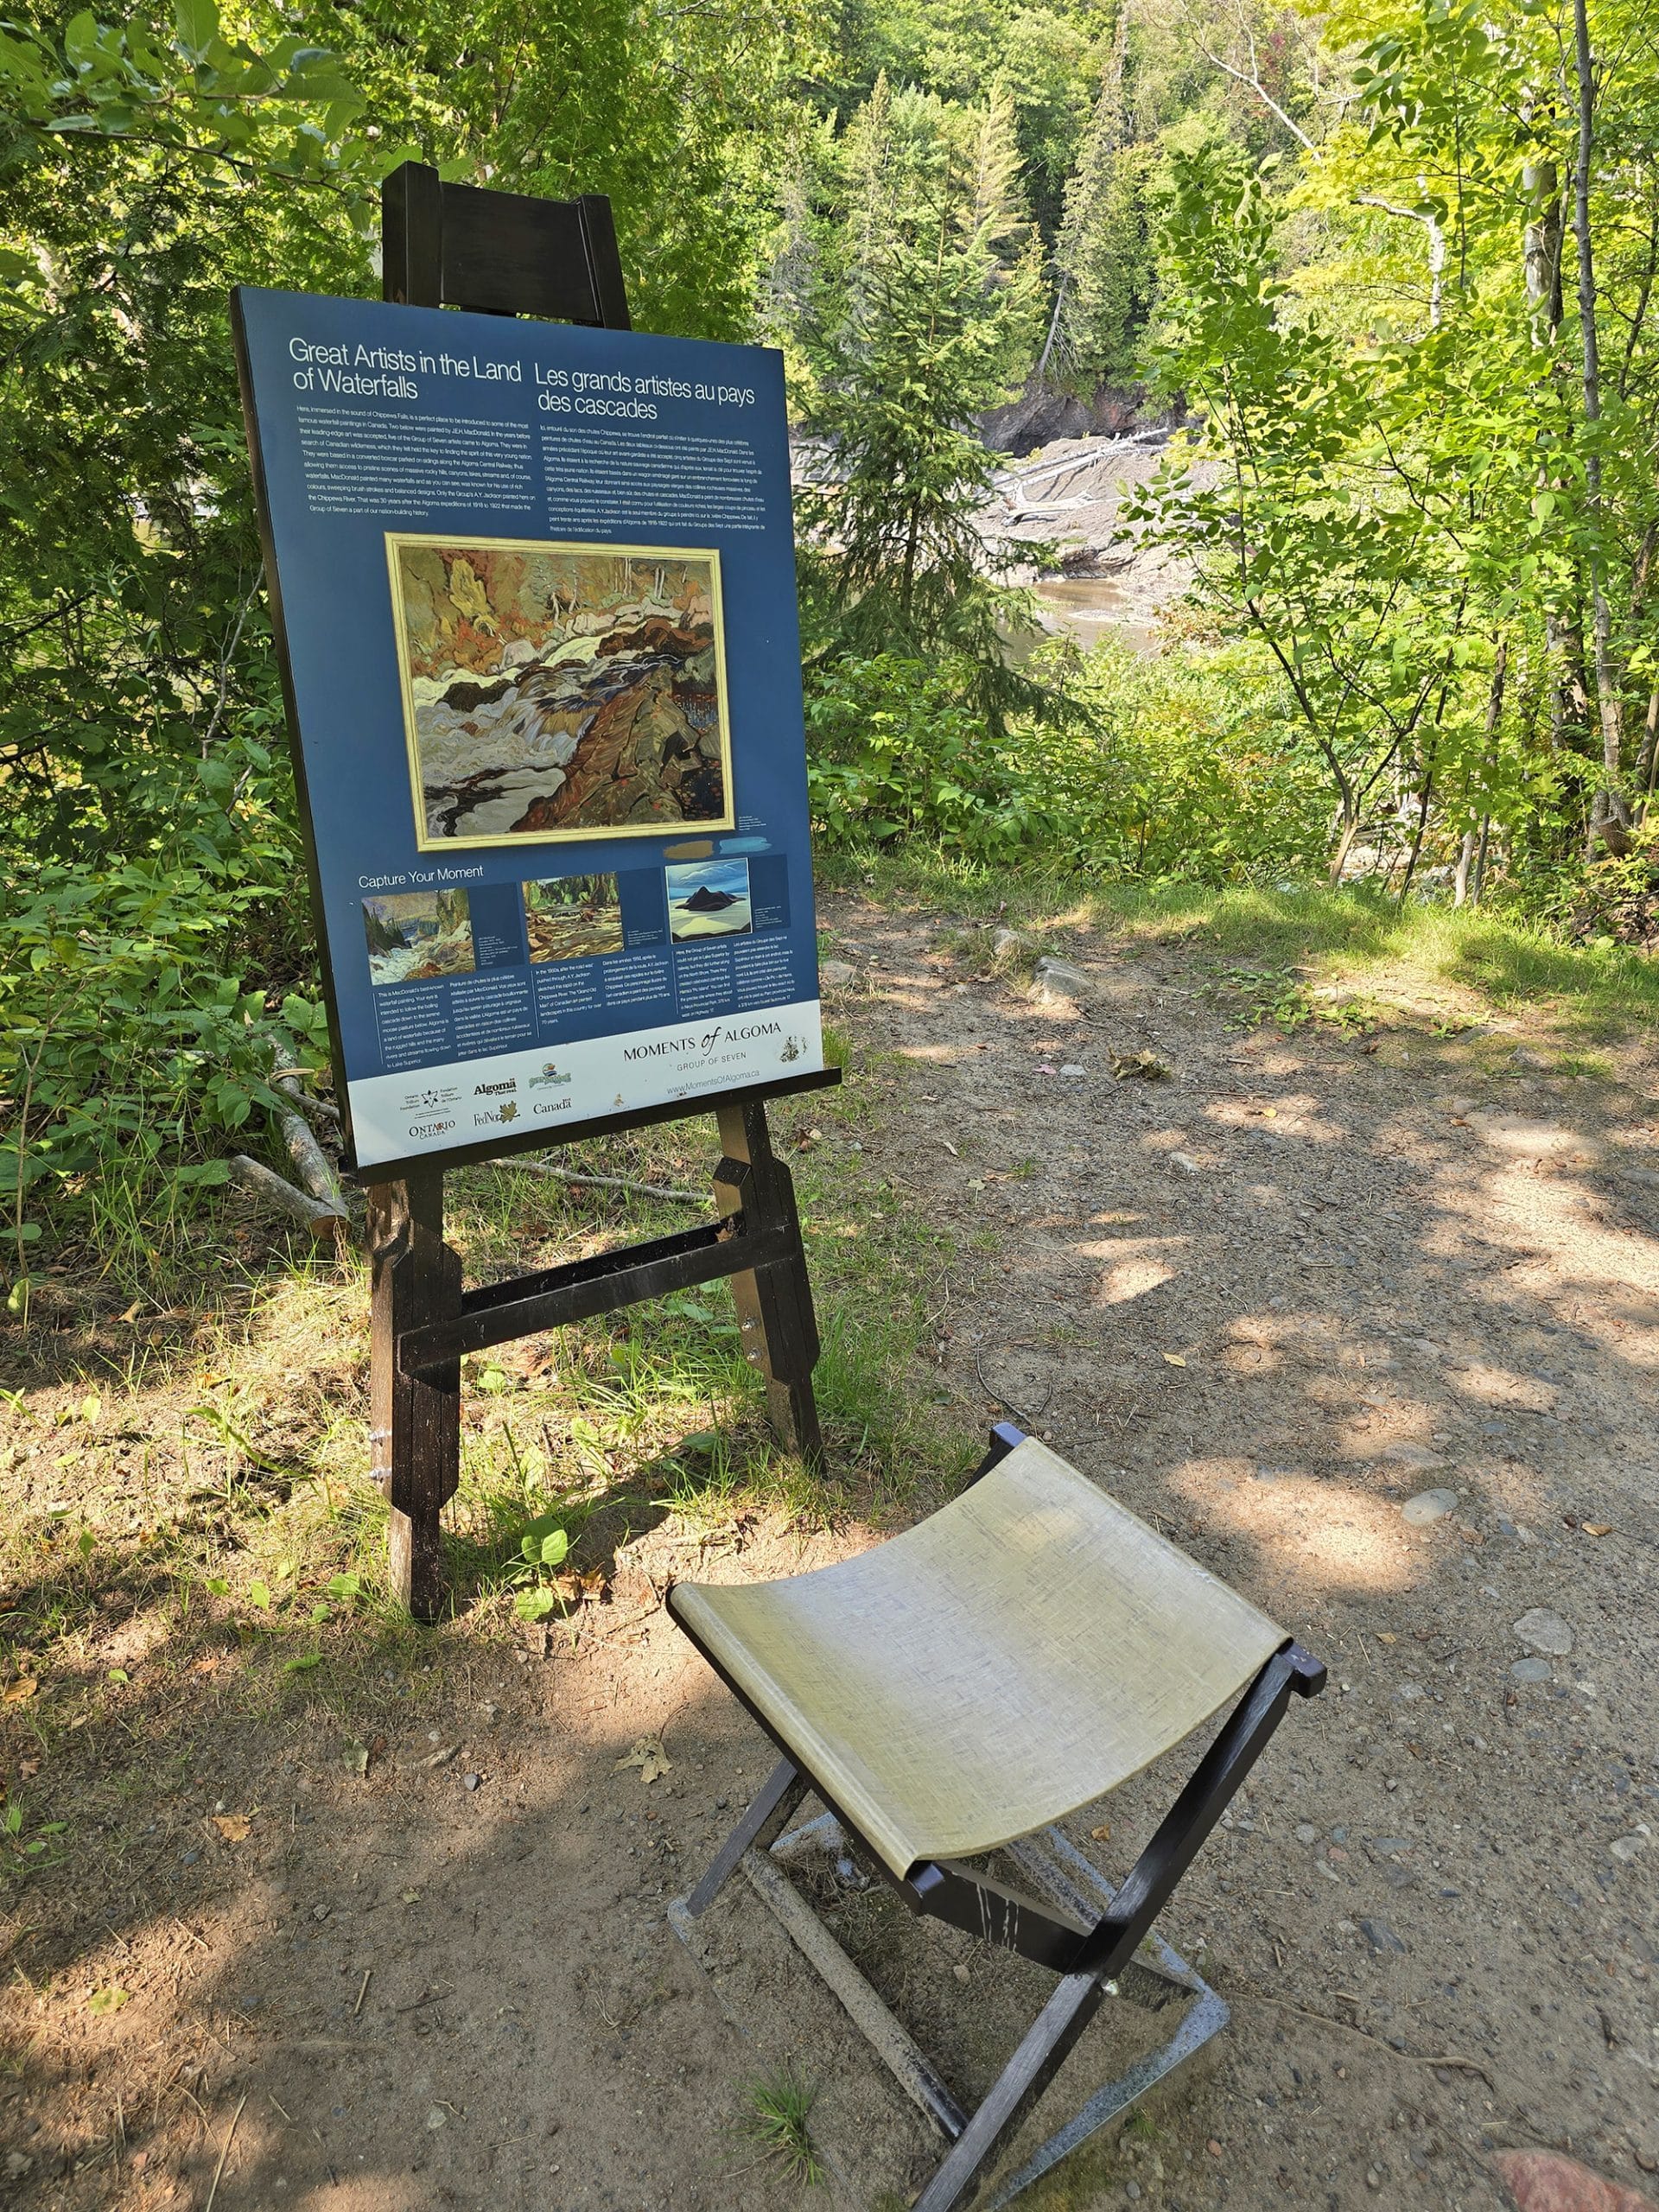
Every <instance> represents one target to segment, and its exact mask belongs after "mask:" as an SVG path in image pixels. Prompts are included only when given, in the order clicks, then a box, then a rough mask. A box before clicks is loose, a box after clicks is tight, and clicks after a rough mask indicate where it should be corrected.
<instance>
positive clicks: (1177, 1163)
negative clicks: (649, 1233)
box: [1164, 1152, 1204, 1175]
mask: <svg viewBox="0 0 1659 2212" xmlns="http://www.w3.org/2000/svg"><path fill="white" fill-rule="evenodd" d="M1164 1165H1165V1166H1166V1167H1167V1168H1168V1170H1169V1172H1170V1173H1171V1174H1172V1175H1201V1174H1202V1173H1204V1170H1203V1169H1202V1168H1201V1167H1200V1166H1198V1161H1197V1160H1194V1159H1193V1157H1192V1154H1191V1153H1190V1152H1172V1153H1171V1154H1170V1155H1169V1157H1168V1159H1167V1160H1166V1161H1165V1162H1164Z"/></svg>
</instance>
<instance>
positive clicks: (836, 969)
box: [818, 960, 858, 991]
mask: <svg viewBox="0 0 1659 2212" xmlns="http://www.w3.org/2000/svg"><path fill="white" fill-rule="evenodd" d="M857 973H858V970H857V969H855V967H854V966H853V964H852V963H851V962H850V961H847V960H820V961H819V963H818V982H819V985H820V987H821V988H823V989H824V990H826V991H844V990H845V989H846V988H847V986H848V984H849V983H850V982H852V981H853V980H854V978H855V976H856V975H857Z"/></svg>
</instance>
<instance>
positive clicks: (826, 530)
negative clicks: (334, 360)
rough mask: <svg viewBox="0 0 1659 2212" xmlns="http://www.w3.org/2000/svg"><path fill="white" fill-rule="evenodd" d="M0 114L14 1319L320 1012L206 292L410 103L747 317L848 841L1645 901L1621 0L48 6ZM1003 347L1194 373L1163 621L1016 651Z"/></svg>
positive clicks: (299, 1058) (1020, 550)
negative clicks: (1183, 581) (598, 210)
mask: <svg viewBox="0 0 1659 2212" xmlns="http://www.w3.org/2000/svg"><path fill="white" fill-rule="evenodd" d="M0 105H3V114H0V279H3V289H0V358H3V377H0V783H3V786H4V799H5V804H4V808H3V818H0V874H3V881H4V887H5V896H4V900H3V906H0V1090H3V1092H4V1094H5V1096H4V1099H3V1102H0V1104H3V1113H4V1121H5V1128H4V1135H3V1141H0V1213H3V1218H4V1223H5V1231H4V1236H5V1243H6V1245H7V1247H8V1248H9V1249H8V1260H7V1264H6V1267H5V1270H4V1272H5V1274H6V1277H7V1280H8V1281H9V1282H10V1286H11V1294H12V1298H13V1302H14V1306H16V1301H17V1300H18V1298H19V1297H20V1296H22V1298H24V1299H25V1300H26V1298H27V1294H28V1287H29V1282H30V1281H31V1280H33V1272H32V1271H34V1270H36V1269H38V1268H39V1266H40V1264H41V1258H42V1256H43V1255H44V1253H45V1251H46V1250H47V1249H48V1248H49V1245H50V1243H51V1241H52V1237H51V1235H48V1225H50V1227H51V1230H52V1231H53V1233H54V1234H55V1233H59V1232H60V1230H61V1227H62V1224H64V1223H65V1222H71V1223H73V1224H76V1227H77V1230H78V1232H86V1231H87V1230H89V1229H90V1231H91V1233H92V1235H93V1236H94V1239H95V1240H96V1238H97V1237H99V1236H113V1235H114V1234H115V1232H116V1230H117V1228H118V1223H117V1222H116V1220H115V1218H114V1215H113V1213H112V1211H111V1209H112V1208H118V1209H124V1211H125V1212H126V1214H127V1215H129V1216H130V1215H132V1214H133V1213H134V1211H135V1210H137V1211H139V1212H143V1214H144V1215H145V1217H146V1219H147V1221H148V1222H149V1226H148V1227H146V1229H145V1230H144V1231H143V1235H142V1236H141V1237H140V1238H139V1239H138V1247H139V1248H142V1249H145V1250H147V1251H149V1252H150V1253H151V1254H152V1255H153V1251H154V1245H155V1239H156V1236H157V1235H158V1233H159V1232H158V1231H157V1230H156V1227H155V1224H156V1220H157V1219H162V1220H164V1221H166V1222H168V1223H172V1224H178V1223H180V1222H182V1221H185V1220H187V1219H188V1217H189V1214H190V1211H191V1209H192V1208H193V1206H194V1205H196V1204H197V1203H198V1194H199V1193H200V1192H201V1191H202V1190H203V1189H204V1187H206V1188H211V1187H212V1186H213V1185H216V1184H218V1183H219V1182H221V1181H222V1180H223V1179H224V1177H225V1175H226V1161H225V1157H224V1154H225V1153H226V1138H227V1133H230V1132H233V1131H235V1130H237V1129H239V1128H241V1127H242V1126H243V1125H244V1124H245V1123H246V1122H249V1121H250V1120H251V1119H252V1118H254V1117H257V1116H262V1115H264V1114H265V1113H266V1112H268V1111H272V1110H275V1109H277V1108H278V1107H279V1106H280V1105H281V1103H282V1102H281V1101H279V1100H278V1099H277V1097H276V1096H275V1095H274V1094H273V1092H272V1090H271V1089H270V1084H271V1081H272V1077H273V1075H274V1073H275V1072H276V1071H278V1070H280V1069H282V1068H284V1067H293V1066H305V1067H310V1068H312V1069H316V1068H319V1067H320V1066H321V1064H322V1062H323V1061H324V1060H325V1058H326V1053H327V1045H326V1034H325V1031H324V1027H323V1023H322V1020H321V1007H320V1004H319V998H318V989H317V984H316V978H315V969H314V964H313V963H314V955H313V952H312V950H311V946H310V940H309V936H308V924H307V917H306V913H305V906H304V899H303V896H302V892H301V889H300V886H301V884H302V879H303V871H302V866H301V862H300V859H299V855H298V849H297V837H296V824H295V817H294V804H293V793H292V785H291V780H290V778H289V769H288V765H287V759H286V752H285V738H284V734H283V722H282V713H281V706H280V699H279V695H278V686H277V674H276V670H275V666H274V662H273V657H272V652H271V645H270V633H269V629H268V626H267V622H266V617H265V612H264V599H263V592H262V582H261V576H260V570H259V563H258V556H257V547H256V543H255V537H254V531H253V526H252V518H251V499H250V493H249V486H248V480H247V473H246V462H245V452H244V446H243V435H242V428H241V422H240V416H239V411H238V404H237V397H236V390H235V382H234V376H233V371H232V359H231V350H230V345H229V339H228V332H227V325H226V293H227V290H228V288H229V287H230V286H231V284H232V283H236V282H248V283H264V284H273V285H283V286H291V287H295V288H300V289H318V290H323V291H335V292H348V293H369V294H372V293H373V292H375V291H376V290H377V289H378V279H377V276H376V272H375V264H374V242H375V236H376V231H377V199H376V194H377V188H378V180H379V178H380V177H381V176H382V175H384V174H385V172H386V170H387V169H388V168H391V167H392V166H395V165H396V163H397V162H399V161H401V160H403V159H405V158H409V157H411V156H412V157H417V158H421V159H425V160H429V161H433V162H437V163H438V164H439V165H440V167H441V168H442V170H443V172H444V174H445V175H448V176H450V177H454V178H462V179H466V180H469V181H477V182H481V183H487V184H491V185H494V186H497V187H499V188H511V189H517V190H523V191H529V192H535V193H543V194H555V195H558V194H571V193H575V192H578V191H597V192H604V193H607V194H610V196H611V199H612V202H613V208H614V210H615V213H616V219H617V226H618V232H619V238H620V246H621V251H622V257H623V263H624V267H625V271H626V277H627V281H628V284H629V289H630V296H631V299H632V304H633V308H634V314H635V320H636V322H637V324H638V325H639V327H643V328H646V329H660V330H665V331H674V332H678V333H683V334H693V335H705V336H709V337H716V338H730V339H740V338H750V337H756V336H758V337H760V338H764V339H766V340H769V341H771V342H774V343H778V344H779V345H781V346H783V347H784V348H785V353H786V356H787V359H788V364H789V369H790V375H791V394H792V403H791V404H792V406H793V410H794V413H795V416H796V418H797V421H798V426H799V429H800V431H801V434H802V440H803V446H802V451H803V454H804V474H805V481H804V484H803V486H802V490H801V493H800V499H799V512H800V522H801V526H802V538H803V544H802V557H801V573H802V586H803V606H804V629H805V641H806V675H807V686H808V718H809V732H810V742H811V747H812V760H811V776H812V787H813V796H814V810H815V816H816V817H817V824H818V828H819V830H820V833H821V835H822V836H823V839H824V840H825V841H826V842H827V843H828V844H829V845H830V846H841V847H844V848H847V849H849V850H852V851H854V852H857V851H861V850H865V849H870V848H872V847H875V846H880V845H884V844H885V845H888V846H893V845H896V844H902V846H903V847H904V849H906V850H907V851H911V852H915V851H918V850H920V849H924V848H925V849H931V850H932V851H934V852H935V853H936V854H938V855H943V856H944V859H945V860H946V861H947V862H948V864H949V865H950V867H951V868H956V869H957V870H958V871H959V872H963V874H973V873H974V872H975V871H977V872H979V874H980V875H981V877H982V879H983V878H985V877H987V876H993V877H994V876H995V875H996V874H998V873H999V872H1007V871H1009V870H1011V869H1013V868H1016V867H1017V868H1019V869H1020V872H1021V874H1024V875H1026V876H1030V875H1031V874H1033V873H1037V874H1051V875H1052V876H1054V877H1056V878H1057V879H1064V878H1065V877H1067V876H1068V875H1071V876H1076V877H1077V878H1079V879H1084V880H1089V881H1091V882H1095V883H1098V882H1100V881H1101V880H1106V879H1110V878H1122V877H1128V876H1139V877H1144V878H1153V879H1163V878H1168V877H1172V876H1173V877H1181V878H1186V879H1195V880H1199V881H1202V882H1209V883H1228V882H1261V883H1267V884H1279V885H1281V886H1283V885H1293V884H1301V883H1304V882H1310V881H1311V882H1328V883H1331V884H1334V885H1337V886H1338V887H1341V886H1344V885H1357V889H1352V890H1350V889H1338V892H1336V893H1333V894H1332V895H1335V896H1339V897H1349V898H1354V897H1358V898H1369V899H1373V900H1376V899H1393V900H1395V901H1396V902H1400V903H1402V905H1403V904H1404V903H1405V902H1420V903H1426V904H1428V905H1433V904H1435V903H1436V902H1438V903H1439V904H1440V905H1442V906H1448V905H1452V904H1457V905H1459V906H1475V905H1477V904H1478V903H1479V902H1482V901H1484V902H1485V905H1486V907H1487V908H1488V909H1491V907H1492V906H1495V905H1496V906H1498V907H1500V908H1501V909H1502V910H1503V911H1504V912H1508V913H1509V914H1510V915H1512V916H1513V917H1515V918H1516V922H1517V925H1522V926H1525V927H1528V928H1530V929H1534V930H1538V931H1550V932H1554V933H1556V934H1558V935H1562V936H1568V935H1571V936H1576V937H1578V938H1580V939H1588V940H1589V941H1591V943H1592V944H1610V943H1611V941H1612V940H1614V939H1616V938H1624V939H1626V940H1629V941H1634V942H1636V943H1637V944H1640V945H1641V946H1643V948H1644V949H1645V947H1646V945H1647V943H1648V940H1649V934H1650V932H1651V931H1652V915H1653V911H1654V899H1653V892H1654V887H1655V868H1656V854H1659V815H1655V814H1653V813H1652V811H1651V810H1650V804H1649V802H1650V798H1651V794H1652V791H1653V789H1654V785H1655V781H1656V772H1659V763H1656V750H1659V745H1656V741H1659V651H1656V644H1659V601H1656V585H1659V577H1656V575H1655V568H1656V558H1655V556H1656V554H1659V474H1656V429H1659V342H1656V333H1655V316H1656V315H1659V302H1656V301H1655V298H1654V292H1655V282H1656V276H1659V17H1656V16H1655V15H1654V13H1653V11H1652V10H1650V9H1649V8H1647V7H1645V6H1644V5H1643V0H1495V4H1492V5H1488V6H1484V7H1482V8H1480V9H1476V8H1473V7H1471V6H1468V5H1465V4H1461V3H1460V0H1427V4H1421V5H1420V4H1415V0H1409V3H1408V4H1394V0H1340V4H1338V6H1337V7H1335V8H1334V9H1332V10H1330V11H1328V12H1326V13H1324V14H1320V15H1314V14H1311V13H1306V14H1305V13H1302V12H1299V11H1297V10H1289V9H1283V8H1279V7H1276V6H1274V5H1271V4H1268V0H1046V4H1031V5H1016V4H1011V3H1010V0H1004V4H1002V5H1000V6H998V7H996V8H993V9H986V8H982V7H972V6H969V4H968V0H888V3H887V4H881V5H880V6H878V5H875V4H873V0H842V4H840V5H839V6H837V7H835V8H813V7H810V6H808V5H806V4H805V0H690V4H678V5H675V6H672V7H671V6H669V5H666V4H658V3H657V0H584V4H583V5H582V6H581V7H580V8H578V7H575V6H572V5H569V4H567V0H537V5H536V6H535V7H533V8H532V7H530V6H528V5H525V4H522V0H471V4H469V5H467V7H466V8H464V9H463V8H461V7H458V6H454V5H451V4H449V0H433V3H432V4H429V5H427V6H424V7H423V9H421V10H419V11H418V13H416V11H412V10H409V9H407V8H403V7H396V8H394V7H392V6H391V5H390V4H388V0H364V3H363V4H361V5H359V6H358V7H355V8H353V9H351V10H345V9H341V8H338V7H334V6H328V5H322V4H318V3H317V0H301V4H296V5H295V6H292V7H289V8H285V9H284V8H277V7H267V6H262V5H255V6H247V7H241V8H237V9H228V8H227V9H225V10H217V9H215V7H214V6H213V0H180V4H179V5H178V7H177V8H176V10H173V11H168V10H166V9H155V8H147V9H144V10H140V11H139V12H138V13H137V14H135V15H131V16H104V15H100V14H99V13H98V12H96V11H89V10H82V11H80V12H79V13H76V14H73V15H71V14H69V13H68V12H67V10H64V11H60V10H52V9H35V8H29V7H25V8H24V9H22V11H21V12H17V11H14V12H13V13H12V15H11V16H10V17H9V19H8V21H7V22H6V24H5V25H4V27H3V28H0ZM1022 391H1023V392H1027V393H1032V392H1035V393H1037V394H1038V395H1039V397H1040V396H1041V395H1043V394H1045V393H1046V394H1049V395H1054V394H1065V393H1071V394H1073V395H1076V396H1077V397H1078V398H1079V399H1081V400H1082V401H1083V402H1084V403H1085V404H1088V405H1090V406H1091V407H1096V408H1097V407H1098V404H1099V402H1100V400H1101V397H1102V395H1103V394H1109V395H1112V396H1113V397H1114V404H1115V405H1116V407H1117V410H1118V412H1119V414H1120V415H1125V414H1126V415H1127V417H1128V419H1137V420H1141V421H1145V422H1156V421H1164V422H1167V423H1170V424H1171V425H1172V426H1173V429H1174V431H1175V435H1173V437H1172V439H1171V441H1170V442H1169V444H1168V447H1167V448H1166V453H1165V457H1164V462H1163V465H1162V467H1161V468H1160V471H1159V473H1158V474H1157V475H1156V476H1155V477H1154V479H1153V480H1152V481H1151V482H1150V483H1149V484H1147V485H1146V486H1144V487H1143V488H1142V490H1141V493H1139V494H1138V497H1137V502H1136V504H1135V510H1134V516H1133V526H1134V527H1135V529H1137V530H1138V531H1141V533H1142V534H1143V536H1144V537H1145V539H1146V540H1147V542H1148V543H1157V544H1159V545H1161V546H1162V547H1163V548H1164V549H1165V550H1166V552H1167V553H1169V554H1170V555H1171V556H1173V557H1175V558H1176V559H1178V560H1179V561H1180V562H1181V563H1183V564H1185V568H1186V569H1188V570H1189V571H1190V574H1191V577H1192V588H1191V591H1190V593H1189V594H1188V596H1187V598H1186V600H1185V602H1184V604H1183V606H1182V607H1181V608H1180V609H1179V612H1175V613H1171V614H1170V615H1168V616H1166V619H1165V621H1164V623H1163V626H1162V628H1161V631H1160V636H1159V639H1158V640H1157V641H1156V650H1154V651H1153V652H1143V653H1136V652H1131V651H1129V650H1128V648H1127V646H1125V645H1117V644H1110V643H1109V644H1107V645H1102V646H1100V647H1098V648H1096V649H1095V650H1094V651H1092V652H1084V651H1083V650H1082V649H1081V648H1080V647H1078V646H1077V644H1076V643H1075V642H1073V641H1071V640H1070V639H1050V640H1048V641H1046V642H1044V643H1041V644H1039V645H1038V646H1037V649H1036V650H1035V651H1034V652H1029V651H1027V648H1028V647H1029V646H1030V645H1031V643H1032V638H1031V635H1030V633H1031V632H1032V630H1033V624H1034V621H1035V607H1034V603H1033V599H1032V597H1031V594H1030V591H1029V589H1028V588H1027V587H1028V584H1029V582H1030V563H1031V560H1032V550H1031V548H1030V547H1029V545H1026V546H1012V545H1008V544H1006V543H1002V542H1001V541H1000V540H999V539H998V537H997V536H996V534H995V531H994V530H991V529H989V528H988V527H987V524H986V515H987V512H988V505H989V495H990V491H991V486H992V478H993V474H994V471H995V461H994V457H993V454H992V452H991V450H990V448H989V446H988V443H987V440H986V436H985V435H984V433H983V429H982V424H983V423H984V419H985V417H986V416H987V415H988V413H989V412H990V410H993V409H995V408H996V407H997V406H998V405H999V404H1002V403H1004V402H1007V400H1009V399H1010V398H1011V397H1014V395H1016V394H1019V393H1021V392H1022ZM1021 563H1024V564H1025V566H1024V567H1022V566H1021ZM1022 633H1024V634H1022ZM117 1160H118V1161H119V1163H120V1173H119V1174H118V1175H111V1173H109V1172H108V1171H109V1170H110V1168H111V1164H112V1163H113V1162H115V1161H117ZM112 1194H113V1195H112ZM43 1240H44V1241H43Z"/></svg>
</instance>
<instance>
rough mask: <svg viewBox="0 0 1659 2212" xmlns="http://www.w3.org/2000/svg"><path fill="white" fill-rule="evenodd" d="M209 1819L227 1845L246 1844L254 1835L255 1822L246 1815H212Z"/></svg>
mask: <svg viewBox="0 0 1659 2212" xmlns="http://www.w3.org/2000/svg"><path fill="white" fill-rule="evenodd" d="M207 1817H208V1819H209V1820H210V1821H212V1823H213V1826H214V1827H216V1828H217V1829H218V1830H219V1834H220V1835H222V1836H223V1837H224V1839H225V1840H226V1843H245V1842H246V1841H247V1840H248V1838H249V1836H250V1835H251V1834H252V1833H253V1822H252V1821H251V1820H250V1819H249V1817H248V1815H246V1814H245V1813H210V1814H209V1815H207Z"/></svg>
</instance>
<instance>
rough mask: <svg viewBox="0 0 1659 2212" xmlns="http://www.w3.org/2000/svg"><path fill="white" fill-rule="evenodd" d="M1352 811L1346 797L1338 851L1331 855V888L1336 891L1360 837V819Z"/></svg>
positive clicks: (1341, 818)
mask: <svg viewBox="0 0 1659 2212" xmlns="http://www.w3.org/2000/svg"><path fill="white" fill-rule="evenodd" d="M1358 835H1359V817H1358V815H1357V813H1354V812H1351V802H1350V801H1349V800H1348V798H1346V797H1345V796H1344V799H1343V803H1342V813H1341V815H1340V817H1338V829H1337V849H1336V851H1335V852H1334V853H1333V854H1332V855H1331V887H1332V890H1334V889H1335V888H1336V887H1337V886H1338V884H1339V883H1340V882H1341V881H1342V872H1343V870H1344V868H1346V867H1347V865H1348V855H1349V854H1350V853H1351V852H1352V850H1353V849H1354V840H1355V838H1356V837H1357V836H1358Z"/></svg>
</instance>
